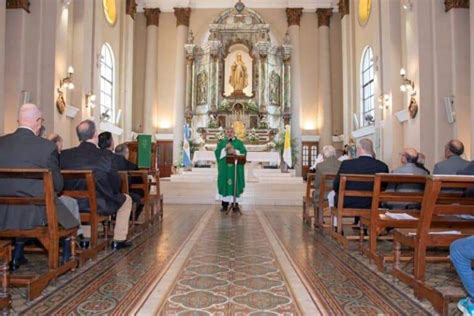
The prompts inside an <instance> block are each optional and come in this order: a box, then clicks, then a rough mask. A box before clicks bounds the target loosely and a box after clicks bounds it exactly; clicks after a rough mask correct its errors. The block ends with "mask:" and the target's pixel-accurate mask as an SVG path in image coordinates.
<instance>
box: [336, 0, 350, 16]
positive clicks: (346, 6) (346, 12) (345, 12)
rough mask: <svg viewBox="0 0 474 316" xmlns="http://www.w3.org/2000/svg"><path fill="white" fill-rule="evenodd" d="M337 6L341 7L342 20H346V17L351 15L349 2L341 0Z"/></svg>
mask: <svg viewBox="0 0 474 316" xmlns="http://www.w3.org/2000/svg"><path fill="white" fill-rule="evenodd" d="M337 6H338V7H339V14H340V15H341V19H342V18H344V15H349V10H350V4H349V0H339V3H338V4H337Z"/></svg>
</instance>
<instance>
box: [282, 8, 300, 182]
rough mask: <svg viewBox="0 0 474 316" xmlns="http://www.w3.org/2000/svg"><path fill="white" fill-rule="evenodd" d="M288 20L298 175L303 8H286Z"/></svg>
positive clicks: (292, 122) (297, 168)
mask: <svg viewBox="0 0 474 316" xmlns="http://www.w3.org/2000/svg"><path fill="white" fill-rule="evenodd" d="M286 15H287V20H288V35H289V40H290V43H291V45H292V48H293V50H292V55H291V61H290V73H289V75H290V78H291V136H292V138H293V139H296V140H297V142H298V143H296V144H293V146H295V147H296V150H297V151H298V153H299V157H298V159H297V162H296V166H295V169H296V175H297V176H301V123H300V121H301V64H300V60H301V58H300V20H301V16H302V15H303V9H302V8H288V9H286Z"/></svg>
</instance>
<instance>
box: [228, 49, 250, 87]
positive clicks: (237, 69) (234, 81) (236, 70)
mask: <svg viewBox="0 0 474 316" xmlns="http://www.w3.org/2000/svg"><path fill="white" fill-rule="evenodd" d="M230 69H231V73H230V77H229V84H230V85H231V86H232V88H234V91H233V92H232V94H233V95H234V94H238V95H242V94H244V93H243V91H244V89H245V88H246V87H247V86H248V84H249V78H248V72H247V66H245V62H244V61H243V60H242V55H241V54H240V53H237V56H236V60H235V61H234V63H233V64H232V66H231V67H230Z"/></svg>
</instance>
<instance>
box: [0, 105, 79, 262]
mask: <svg viewBox="0 0 474 316" xmlns="http://www.w3.org/2000/svg"><path fill="white" fill-rule="evenodd" d="M43 121H44V119H43V114H42V112H41V110H40V109H39V108H38V107H37V106H36V105H34V104H24V105H22V106H21V107H20V109H19V111H18V124H19V126H18V129H17V130H16V131H15V132H14V133H12V134H8V135H5V136H3V137H0V153H1V154H0V167H1V168H44V169H49V170H50V171H51V172H52V176H53V183H54V191H55V192H56V193H59V192H61V191H62V189H63V178H62V176H61V172H60V169H59V163H58V152H57V150H56V145H55V144H54V143H53V142H51V141H49V140H46V139H43V138H41V137H39V136H38V135H39V133H40V131H41V129H42V124H43ZM0 195H4V196H8V195H16V196H30V197H34V196H42V195H44V187H43V183H42V181H40V180H31V179H14V180H13V179H0ZM56 211H57V216H58V221H59V224H60V225H61V226H63V227H64V228H72V227H75V226H78V225H79V222H78V220H77V219H76V218H75V217H74V215H73V214H72V213H71V212H70V210H68V209H67V208H66V206H65V205H64V204H63V203H62V202H61V201H60V200H59V199H56ZM46 224H47V218H46V213H45V209H44V207H43V206H37V205H0V229H31V228H34V227H37V226H44V225H46ZM23 247H24V240H21V239H18V240H17V241H16V243H15V250H14V253H13V262H12V265H11V266H12V268H13V269H17V268H18V267H19V265H20V263H26V262H27V261H26V258H24V255H23ZM63 247H65V248H64V251H63V257H62V260H63V261H67V260H69V257H70V249H69V247H70V244H69V242H67V241H63Z"/></svg>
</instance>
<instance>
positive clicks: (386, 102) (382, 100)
mask: <svg viewBox="0 0 474 316" xmlns="http://www.w3.org/2000/svg"><path fill="white" fill-rule="evenodd" d="M390 99H391V98H390V95H389V94H382V95H380V96H379V108H380V109H381V110H383V109H385V110H388V109H389V108H390Z"/></svg>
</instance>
